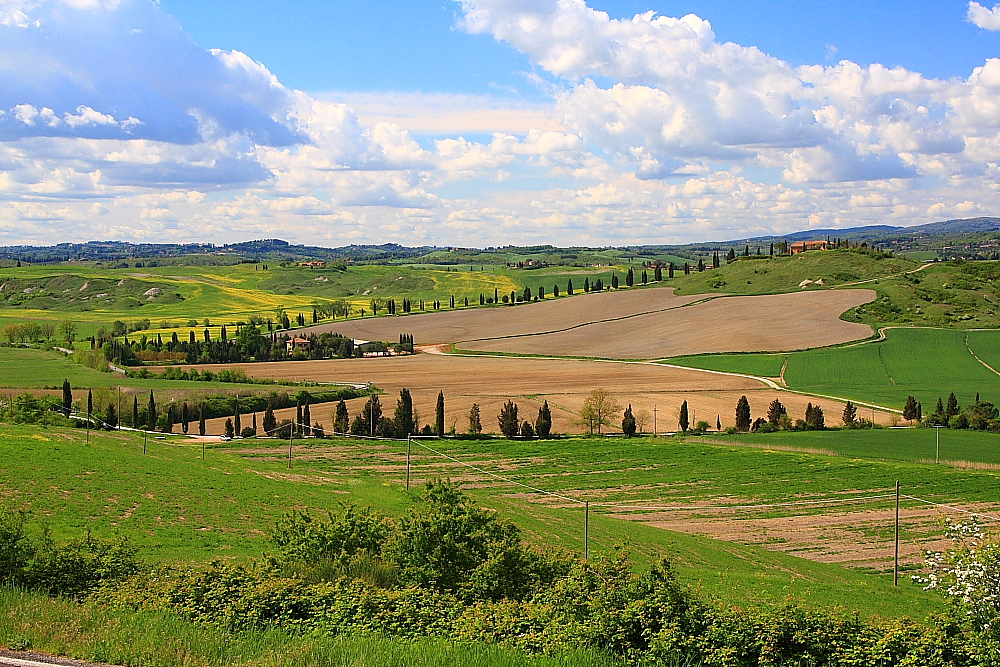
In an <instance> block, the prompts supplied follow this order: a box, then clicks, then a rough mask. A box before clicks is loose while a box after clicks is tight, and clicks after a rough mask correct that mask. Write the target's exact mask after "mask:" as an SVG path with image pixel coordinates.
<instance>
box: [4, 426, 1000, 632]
mask: <svg viewBox="0 0 1000 667" xmlns="http://www.w3.org/2000/svg"><path fill="white" fill-rule="evenodd" d="M928 435H929V434H928ZM782 442H783V443H789V442H792V441H791V440H782ZM800 444H801V443H800ZM805 444H806V446H811V445H810V443H805ZM432 445H433V446H434V447H435V448H438V447H440V448H444V449H445V451H446V452H447V453H448V454H449V455H450V456H453V457H454V458H456V459H459V460H461V461H465V462H469V463H471V464H473V465H476V466H477V467H479V468H481V469H482V470H485V471H487V472H492V473H494V474H500V475H503V476H505V477H507V478H509V479H511V480H513V481H517V482H521V483H524V484H528V485H531V486H536V487H539V488H543V489H546V490H548V491H552V492H555V493H558V494H560V495H564V496H566V497H571V498H574V499H578V500H588V501H590V502H591V512H590V522H589V528H590V534H589V543H590V549H591V553H592V554H601V553H610V552H611V551H612V550H613V549H615V548H616V547H617V546H620V545H625V546H627V547H628V548H629V549H630V550H631V551H632V552H633V554H634V555H635V556H636V558H637V559H638V561H639V562H640V563H642V562H650V561H651V560H652V559H654V558H656V557H657V556H658V555H661V554H666V555H668V556H669V557H670V558H671V559H672V560H673V561H674V562H675V563H676V564H677V566H678V569H679V572H680V574H681V576H682V578H683V580H685V581H687V582H688V583H690V584H691V585H693V586H696V587H698V588H699V589H701V590H702V591H704V592H707V593H710V594H713V595H718V596H720V597H722V598H723V599H726V600H729V601H732V602H734V603H740V604H749V603H762V604H774V603H779V602H781V601H783V600H789V599H795V600H798V601H800V602H801V603H802V604H805V605H807V606H808V605H812V606H824V607H828V606H842V607H845V608H849V609H859V610H861V612H862V613H863V614H883V615H886V616H893V615H905V614H909V615H914V616H917V617H921V616H924V615H926V614H927V613H929V612H931V611H933V610H935V609H939V608H940V601H939V600H938V599H937V598H936V597H934V596H933V595H931V594H929V593H925V592H923V591H921V590H920V589H919V588H918V587H916V586H915V585H911V584H910V583H909V582H908V581H907V582H904V583H903V585H902V586H901V587H900V588H898V589H894V588H892V586H891V581H890V580H889V579H888V578H887V576H886V575H885V573H884V572H882V573H870V572H859V571H852V570H849V569H845V568H842V567H839V566H836V565H829V564H823V563H816V562H812V561H809V560H804V559H801V558H797V557H794V556H791V555H787V554H784V553H780V552H770V551H767V550H766V549H764V548H761V547H756V546H744V545H740V544H735V543H729V542H722V541H717V540H713V539H710V538H707V537H699V536H695V535H687V534H684V533H677V532H672V531H666V530H662V529H658V528H655V527H652V526H650V525H647V524H645V523H642V522H639V521H627V520H625V519H623V518H620V516H619V515H620V514H621V512H622V511H623V510H616V509H615V508H614V506H620V505H626V506H635V505H640V506H641V505H657V504H662V503H663V502H670V503H672V504H681V505H690V504H707V505H732V504H740V505H742V504H761V503H775V502H781V501H787V500H788V499H796V500H800V499H820V500H822V499H829V498H832V497H844V495H845V494H846V495H870V494H872V493H878V492H883V491H884V490H885V489H887V488H889V487H891V486H892V485H893V484H895V481H896V480H900V481H901V482H902V483H903V484H904V488H905V489H906V490H907V492H908V493H911V494H913V495H918V496H921V497H927V498H931V499H934V500H936V501H942V502H991V501H993V500H994V499H995V498H996V497H997V494H998V492H1000V481H998V480H997V479H996V478H995V476H994V475H993V474H991V473H989V472H986V471H975V470H971V471H970V470H960V469H956V468H952V467H949V466H933V465H927V464H920V463H913V462H908V461H902V460H898V461H888V460H879V459H878V458H875V457H868V458H861V457H857V458H853V457H851V455H844V456H826V455H821V454H811V453H805V452H790V451H777V450H768V449H759V448H755V447H745V446H740V445H739V444H737V443H735V442H734V443H730V444H713V443H710V442H706V441H703V440H699V439H698V438H688V439H686V440H683V439H674V438H667V439H649V438H639V439H634V440H628V441H626V440H621V439H613V438H606V439H598V438H594V439H588V438H569V439H565V440H551V441H528V442H512V441H494V440H484V441H441V442H439V441H435V442H434V443H432ZM969 446H972V445H971V443H970V445H969ZM982 447H984V448H985V447H992V442H988V443H984V444H983V445H982ZM147 452H148V453H147V454H146V455H143V453H142V439H141V437H138V436H136V435H134V434H128V433H110V434H108V433H101V434H98V433H91V441H90V444H89V445H88V444H87V443H86V441H85V433H84V432H83V431H80V430H65V429H57V428H50V429H36V428H30V427H17V426H3V427H0V453H2V458H0V460H2V461H3V463H2V465H0V494H2V495H3V496H4V497H5V498H6V501H7V502H8V503H9V504H12V505H14V506H17V507H23V508H27V509H30V511H31V512H32V513H33V515H34V516H35V517H36V518H38V519H40V520H42V521H44V522H45V523H46V524H47V525H48V526H49V528H50V529H51V531H52V533H53V535H54V536H56V537H57V538H59V539H65V538H69V537H72V536H76V535H79V534H81V533H82V532H84V531H87V530H90V531H92V532H93V533H94V534H96V535H100V536H108V537H110V536H113V535H127V536H129V537H130V538H131V539H132V540H134V541H135V542H136V543H137V544H138V545H139V546H141V547H142V549H143V553H144V556H145V557H146V558H147V559H152V560H155V561H165V562H175V563H176V562H196V563H205V562H208V561H211V560H213V559H217V558H227V559H237V560H245V559H249V558H252V557H255V556H259V555H261V554H262V553H264V552H266V551H267V550H268V548H269V542H268V539H267V531H268V530H269V528H270V526H271V525H272V524H273V522H274V521H275V520H276V519H277V518H278V517H280V516H281V514H282V513H283V512H285V511H287V510H288V509H291V508H303V509H309V510H312V511H319V512H322V511H326V510H336V509H337V508H339V507H341V506H342V505H343V504H344V503H357V504H359V505H365V506H371V507H374V508H377V509H379V510H380V511H383V512H385V513H387V514H390V515H397V516H398V515H399V514H401V513H402V512H403V511H404V510H405V509H406V508H407V507H409V506H410V505H412V504H413V503H415V502H420V499H419V494H418V493H408V492H407V491H406V489H405V484H404V482H405V443H392V442H382V443H378V444H377V445H373V444H372V443H370V442H367V441H355V440H341V441H336V442H329V441H325V442H315V443H314V444H302V445H300V444H296V447H295V451H294V459H293V465H292V468H291V469H290V470H289V468H288V461H287V449H285V448H284V445H278V444H277V443H273V444H269V443H268V442H267V441H246V442H240V443H239V444H238V445H235V444H230V445H227V447H226V448H221V447H220V446H219V445H215V446H210V447H209V448H208V449H207V450H206V452H205V460H204V461H203V460H202V458H201V457H202V450H201V448H200V446H198V445H191V444H187V445H185V444H183V441H181V440H179V439H169V440H168V439H150V440H149V442H148V449H147ZM981 458H982V457H981ZM412 476H413V477H412V478H413V485H414V488H413V491H414V492H417V491H418V490H419V485H420V483H422V481H423V480H425V479H430V478H433V477H449V478H453V479H456V480H459V481H464V482H466V487H467V489H468V491H469V492H470V493H472V494H473V495H474V497H476V498H477V499H478V500H479V502H481V503H483V504H484V505H486V506H489V507H494V508H496V509H497V510H499V511H501V512H503V513H504V514H505V515H507V516H510V517H511V518H512V519H513V520H514V521H515V522H516V523H517V524H519V525H520V526H521V527H522V528H523V529H524V530H525V531H526V534H527V536H528V538H529V539H530V540H531V541H533V542H535V543H536V544H538V545H539V546H549V547H555V548H560V549H566V550H571V551H574V552H577V553H582V551H583V547H584V544H583V542H584V539H583V537H584V535H583V532H584V531H583V524H584V511H583V508H582V506H581V505H579V504H577V503H574V502H567V501H564V500H561V499H559V498H554V497H551V496H542V495H539V494H536V493H532V492H529V491H527V490H526V489H524V488H522V487H517V486H515V485H512V484H509V483H507V482H503V481H500V480H498V479H495V478H491V477H488V476H486V475H483V474H480V473H476V472H470V470H469V469H467V468H464V467H461V466H459V465H458V464H453V463H448V462H447V461H446V460H444V459H441V458H440V457H437V456H435V455H431V454H429V453H427V452H425V451H424V450H422V449H421V448H419V447H415V448H414V455H413V459H412ZM626 480H627V481H626ZM864 507H865V508H877V507H882V508H888V507H889V504H888V501H887V500H882V501H876V502H875V503H870V504H866V505H864ZM822 511H824V510H823V509H821V508H818V507H809V508H805V509H798V510H796V511H794V512H793V511H790V510H788V509H780V508H777V509H762V510H759V511H754V512H753V513H752V515H747V516H748V517H749V516H753V517H756V518H762V517H778V516H792V515H802V514H805V515H808V514H815V513H820V512H822ZM704 514H705V515H706V516H711V515H712V512H710V511H707V510H706V512H705V513H704ZM866 531H867V532H866ZM866 531H860V532H859V534H858V535H857V536H856V538H857V539H859V540H861V542H862V543H864V541H865V540H878V541H881V542H883V543H884V541H885V540H886V539H890V537H889V535H890V534H891V526H885V527H882V528H870V529H866ZM915 531H916V532H912V533H911V532H905V533H904V539H913V540H922V539H927V538H929V537H933V535H927V534H926V532H921V531H919V530H916V529H915ZM872 595H876V596H877V597H878V600H879V602H878V604H877V605H875V606H874V607H873V606H872V605H871V604H870V600H869V598H870V596H872Z"/></svg>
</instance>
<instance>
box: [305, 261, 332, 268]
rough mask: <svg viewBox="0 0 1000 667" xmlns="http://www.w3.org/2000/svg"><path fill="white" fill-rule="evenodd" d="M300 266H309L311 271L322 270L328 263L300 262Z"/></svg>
mask: <svg viewBox="0 0 1000 667" xmlns="http://www.w3.org/2000/svg"><path fill="white" fill-rule="evenodd" d="M299 266H308V267H309V268H310V269H321V268H323V267H324V266H326V262H323V261H320V260H316V261H313V262H300V263H299Z"/></svg>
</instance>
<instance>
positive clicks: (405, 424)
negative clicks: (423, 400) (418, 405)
mask: <svg viewBox="0 0 1000 667" xmlns="http://www.w3.org/2000/svg"><path fill="white" fill-rule="evenodd" d="M392 422H393V425H394V426H395V427H396V434H397V435H398V436H399V437H401V438H403V437H406V436H408V435H412V434H414V433H416V430H415V429H414V427H413V398H412V397H411V396H410V390H409V389H401V390H400V391H399V399H398V400H397V401H396V412H395V413H394V414H393V416H392Z"/></svg>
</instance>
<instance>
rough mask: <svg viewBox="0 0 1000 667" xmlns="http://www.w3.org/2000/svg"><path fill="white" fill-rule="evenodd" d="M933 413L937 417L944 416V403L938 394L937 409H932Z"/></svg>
mask: <svg viewBox="0 0 1000 667" xmlns="http://www.w3.org/2000/svg"><path fill="white" fill-rule="evenodd" d="M934 414H935V415H936V416H938V417H943V416H944V403H942V402H941V397H940V396H938V402H937V409H936V410H934Z"/></svg>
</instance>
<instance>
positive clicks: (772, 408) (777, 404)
mask: <svg viewBox="0 0 1000 667" xmlns="http://www.w3.org/2000/svg"><path fill="white" fill-rule="evenodd" d="M785 413H786V411H785V406H783V405H782V404H781V401H779V400H778V399H774V400H773V401H771V405H769V406H768V407H767V421H768V423H769V424H771V426H774V427H777V426H778V422H779V421H781V415H783V414H785Z"/></svg>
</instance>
